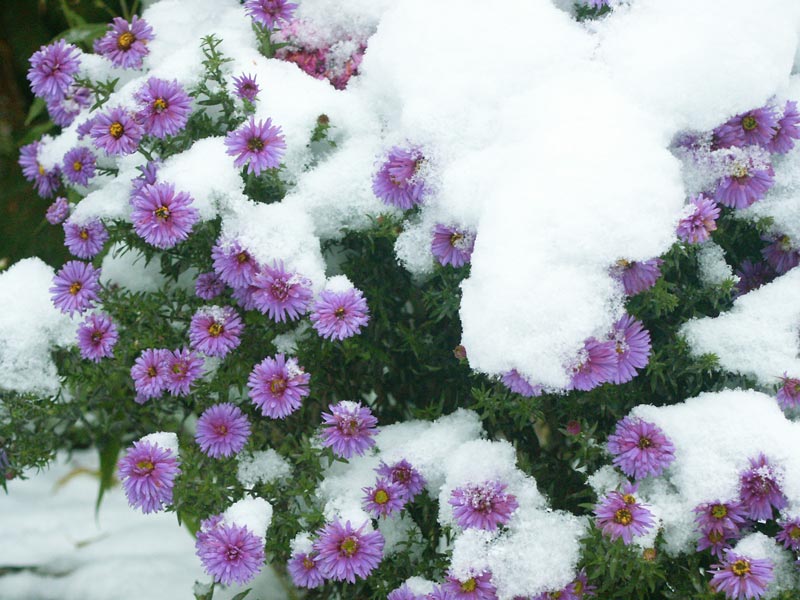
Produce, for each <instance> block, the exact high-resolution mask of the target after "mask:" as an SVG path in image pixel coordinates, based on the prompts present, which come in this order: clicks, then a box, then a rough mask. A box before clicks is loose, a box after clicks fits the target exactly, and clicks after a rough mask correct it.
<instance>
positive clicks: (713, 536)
mask: <svg viewBox="0 0 800 600" xmlns="http://www.w3.org/2000/svg"><path fill="white" fill-rule="evenodd" d="M722 540H723V535H722V534H721V533H720V532H719V531H709V532H708V541H709V542H711V543H712V544H719V543H720V542H721V541H722Z"/></svg>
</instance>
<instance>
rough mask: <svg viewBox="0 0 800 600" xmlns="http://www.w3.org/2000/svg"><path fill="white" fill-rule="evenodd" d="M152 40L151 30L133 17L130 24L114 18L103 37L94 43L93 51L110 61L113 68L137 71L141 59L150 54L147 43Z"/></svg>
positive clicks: (144, 23) (142, 20)
mask: <svg viewBox="0 0 800 600" xmlns="http://www.w3.org/2000/svg"><path fill="white" fill-rule="evenodd" d="M152 39H153V28H152V27H150V25H148V24H147V21H145V20H144V19H140V18H139V17H137V16H136V15H134V17H133V19H132V20H131V22H130V23H128V22H127V21H126V20H125V19H123V18H122V17H114V20H113V21H112V22H111V23H110V24H109V26H108V31H107V32H106V33H105V35H104V36H103V37H101V38H99V39H97V40H95V42H94V51H95V52H96V53H97V54H100V55H102V56H105V57H106V58H108V59H110V60H111V62H112V64H113V65H114V66H115V67H123V68H125V69H139V68H141V66H142V59H144V57H145V56H147V55H148V54H150V49H149V48H148V47H147V42H150V41H152Z"/></svg>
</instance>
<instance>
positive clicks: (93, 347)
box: [78, 313, 119, 362]
mask: <svg viewBox="0 0 800 600" xmlns="http://www.w3.org/2000/svg"><path fill="white" fill-rule="evenodd" d="M118 337H119V335H118V334H117V327H116V326H115V325H114V322H113V321H112V320H111V317H109V316H108V315H106V314H104V313H95V314H93V315H89V316H88V317H87V318H86V320H85V321H84V322H83V323H81V324H80V326H78V349H79V350H80V353H81V358H85V359H88V360H91V361H94V362H100V359H102V358H111V357H113V356H114V345H115V344H116V343H117V338H118Z"/></svg>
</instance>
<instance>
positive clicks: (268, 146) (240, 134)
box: [225, 117, 286, 175]
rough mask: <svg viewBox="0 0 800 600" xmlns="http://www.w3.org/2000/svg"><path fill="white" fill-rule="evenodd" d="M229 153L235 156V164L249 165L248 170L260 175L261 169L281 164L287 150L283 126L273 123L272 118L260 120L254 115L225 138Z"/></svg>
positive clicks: (239, 165) (273, 167) (237, 165)
mask: <svg viewBox="0 0 800 600" xmlns="http://www.w3.org/2000/svg"><path fill="white" fill-rule="evenodd" d="M225 145H226V146H227V147H228V150H227V152H228V154H229V155H230V156H235V157H236V160H234V161H233V164H234V166H236V167H242V166H244V165H247V172H248V173H252V174H253V175H258V174H259V173H261V171H265V170H267V169H275V168H277V167H279V166H280V164H281V158H283V155H284V153H285V152H286V140H285V139H284V137H283V133H282V132H281V128H280V127H279V126H277V125H275V126H273V125H272V119H269V118H268V119H267V120H266V121H261V120H259V121H258V123H256V121H255V119H254V118H253V117H250V121H249V122H248V123H245V124H244V125H242V126H241V127H239V129H236V130H235V131H231V132H230V133H229V134H228V135H227V137H226V138H225Z"/></svg>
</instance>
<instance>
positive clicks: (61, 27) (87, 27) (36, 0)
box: [0, 0, 139, 269]
mask: <svg viewBox="0 0 800 600" xmlns="http://www.w3.org/2000/svg"><path fill="white" fill-rule="evenodd" d="M138 4H139V2H138V0H106V1H104V0H0V269H3V268H6V267H7V266H8V265H10V264H12V263H14V262H15V261H17V260H19V259H20V258H24V257H26V256H39V257H41V258H42V259H43V260H44V261H45V262H47V263H48V264H50V265H51V266H60V265H61V263H63V262H64V261H65V260H66V259H67V256H68V254H67V251H66V249H65V248H64V232H63V230H62V229H61V227H60V226H55V227H54V226H52V225H50V224H49V223H48V222H47V221H45V218H44V214H45V211H46V210H47V207H48V206H49V205H50V203H51V202H52V199H50V200H45V199H43V198H39V196H38V195H37V194H36V192H35V190H34V189H33V186H32V185H31V183H30V182H28V181H26V180H25V178H24V177H23V176H22V172H21V171H20V168H19V165H18V164H17V159H18V158H19V148H20V146H22V145H24V144H27V143H30V142H32V141H33V140H34V139H37V138H38V137H39V136H41V135H42V134H43V133H47V132H55V131H57V128H56V126H55V125H53V124H52V123H51V122H50V121H49V120H48V117H47V112H46V111H44V110H41V109H42V108H43V107H42V106H41V104H40V103H34V97H33V94H32V93H31V91H30V87H29V86H28V80H27V79H26V74H27V72H28V58H29V57H30V56H31V54H33V53H34V52H35V51H36V50H38V49H39V47H40V46H42V45H44V44H49V43H50V42H52V41H54V40H56V39H58V38H61V37H65V36H69V39H70V40H71V41H73V42H74V43H75V44H77V45H78V46H80V47H81V48H83V49H84V50H90V49H91V45H92V42H93V40H94V39H95V38H96V37H99V36H100V35H102V33H103V32H104V31H105V29H106V27H107V24H108V22H109V21H110V20H111V19H112V18H113V17H114V16H117V15H129V14H131V13H132V12H136V10H137V8H138Z"/></svg>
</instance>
